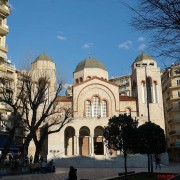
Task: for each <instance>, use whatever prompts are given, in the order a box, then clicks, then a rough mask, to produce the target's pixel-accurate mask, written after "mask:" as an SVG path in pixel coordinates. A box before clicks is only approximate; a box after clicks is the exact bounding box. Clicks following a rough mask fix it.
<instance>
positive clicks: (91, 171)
mask: <svg viewBox="0 0 180 180" xmlns="http://www.w3.org/2000/svg"><path fill="white" fill-rule="evenodd" d="M123 171H124V169H123V168H78V172H77V175H78V180H82V179H83V180H100V179H103V178H108V177H115V176H117V175H118V173H119V172H123ZM128 171H135V172H147V168H128ZM154 171H155V172H159V173H180V163H178V164H170V165H169V166H167V167H165V166H164V167H162V168H161V169H160V170H159V169H158V170H154ZM68 172H69V169H68V168H57V169H56V173H48V174H28V175H16V176H4V177H2V178H1V179H2V180H65V179H66V178H67V177H68Z"/></svg>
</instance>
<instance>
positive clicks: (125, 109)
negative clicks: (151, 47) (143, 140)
mask: <svg viewBox="0 0 180 180" xmlns="http://www.w3.org/2000/svg"><path fill="white" fill-rule="evenodd" d="M38 64H41V65H38ZM37 68H38V69H41V71H46V68H47V69H48V71H49V72H48V73H49V74H50V75H51V76H50V77H51V78H52V81H51V82H54V83H55V81H56V79H55V72H56V66H55V63H54V62H53V60H52V59H51V58H50V57H49V56H47V55H45V54H43V55H40V56H39V57H38V58H36V60H35V61H34V62H33V63H32V71H33V72H35V71H36V69H37ZM51 71H52V72H51ZM73 78H74V83H73V85H72V87H68V89H67V94H66V96H59V97H58V100H59V103H60V106H61V107H62V108H64V110H66V109H67V108H70V109H72V112H73V114H72V116H73V120H72V122H71V123H68V124H67V125H66V126H64V127H63V129H62V130H61V131H60V132H58V133H55V134H52V135H50V136H48V140H47V147H46V150H44V156H46V158H47V159H50V158H53V157H54V156H56V157H57V158H58V157H60V156H61V157H62V156H63V157H66V156H91V157H97V156H100V155H103V156H106V155H108V154H109V153H110V152H109V151H111V154H112V155H114V156H116V155H118V154H120V152H115V151H112V150H108V149H107V148H106V146H105V143H104V138H103V132H104V127H105V126H107V124H108V120H109V118H110V117H112V116H114V115H116V116H118V115H119V114H123V113H127V114H128V115H131V116H132V117H133V118H136V119H138V120H139V125H141V124H143V123H145V122H147V121H148V120H149V119H148V118H150V120H151V121H152V122H154V123H156V124H158V125H160V126H161V127H162V128H163V129H164V114H163V102H162V90H161V75H160V69H159V67H158V66H157V62H156V61H155V60H154V59H153V58H152V57H151V56H149V55H147V54H145V53H141V54H140V55H139V56H138V57H137V58H136V59H135V61H134V62H133V63H132V75H131V83H132V92H131V93H132V96H131V97H130V96H127V95H122V94H121V95H120V90H119V85H118V84H116V83H114V82H112V81H109V76H108V70H107V68H106V67H104V65H103V64H102V62H100V61H98V60H97V59H94V58H91V57H89V58H87V59H85V60H82V61H80V62H79V64H77V66H76V68H75V70H74V72H73ZM147 91H148V98H147ZM147 102H148V104H147ZM148 110H149V111H148ZM148 114H149V116H148ZM29 154H33V148H31V147H30V151H29Z"/></svg>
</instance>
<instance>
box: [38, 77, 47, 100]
mask: <svg viewBox="0 0 180 180" xmlns="http://www.w3.org/2000/svg"><path fill="white" fill-rule="evenodd" d="M38 91H39V92H40V93H42V94H40V95H41V96H42V98H41V102H44V101H47V100H48V97H49V90H48V82H47V81H46V79H44V78H40V79H39V81H38Z"/></svg>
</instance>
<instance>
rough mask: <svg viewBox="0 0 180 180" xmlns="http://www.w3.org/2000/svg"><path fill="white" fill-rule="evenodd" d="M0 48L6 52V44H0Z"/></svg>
mask: <svg viewBox="0 0 180 180" xmlns="http://www.w3.org/2000/svg"><path fill="white" fill-rule="evenodd" d="M0 50H1V51H3V52H6V53H7V52H8V46H7V45H2V44H0Z"/></svg>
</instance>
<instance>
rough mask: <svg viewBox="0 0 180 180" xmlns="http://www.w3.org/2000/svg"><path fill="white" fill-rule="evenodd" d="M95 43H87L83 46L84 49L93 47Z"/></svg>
mask: <svg viewBox="0 0 180 180" xmlns="http://www.w3.org/2000/svg"><path fill="white" fill-rule="evenodd" d="M93 45H94V44H93V43H86V44H84V45H83V46H82V48H83V49H91V48H92V47H93Z"/></svg>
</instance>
